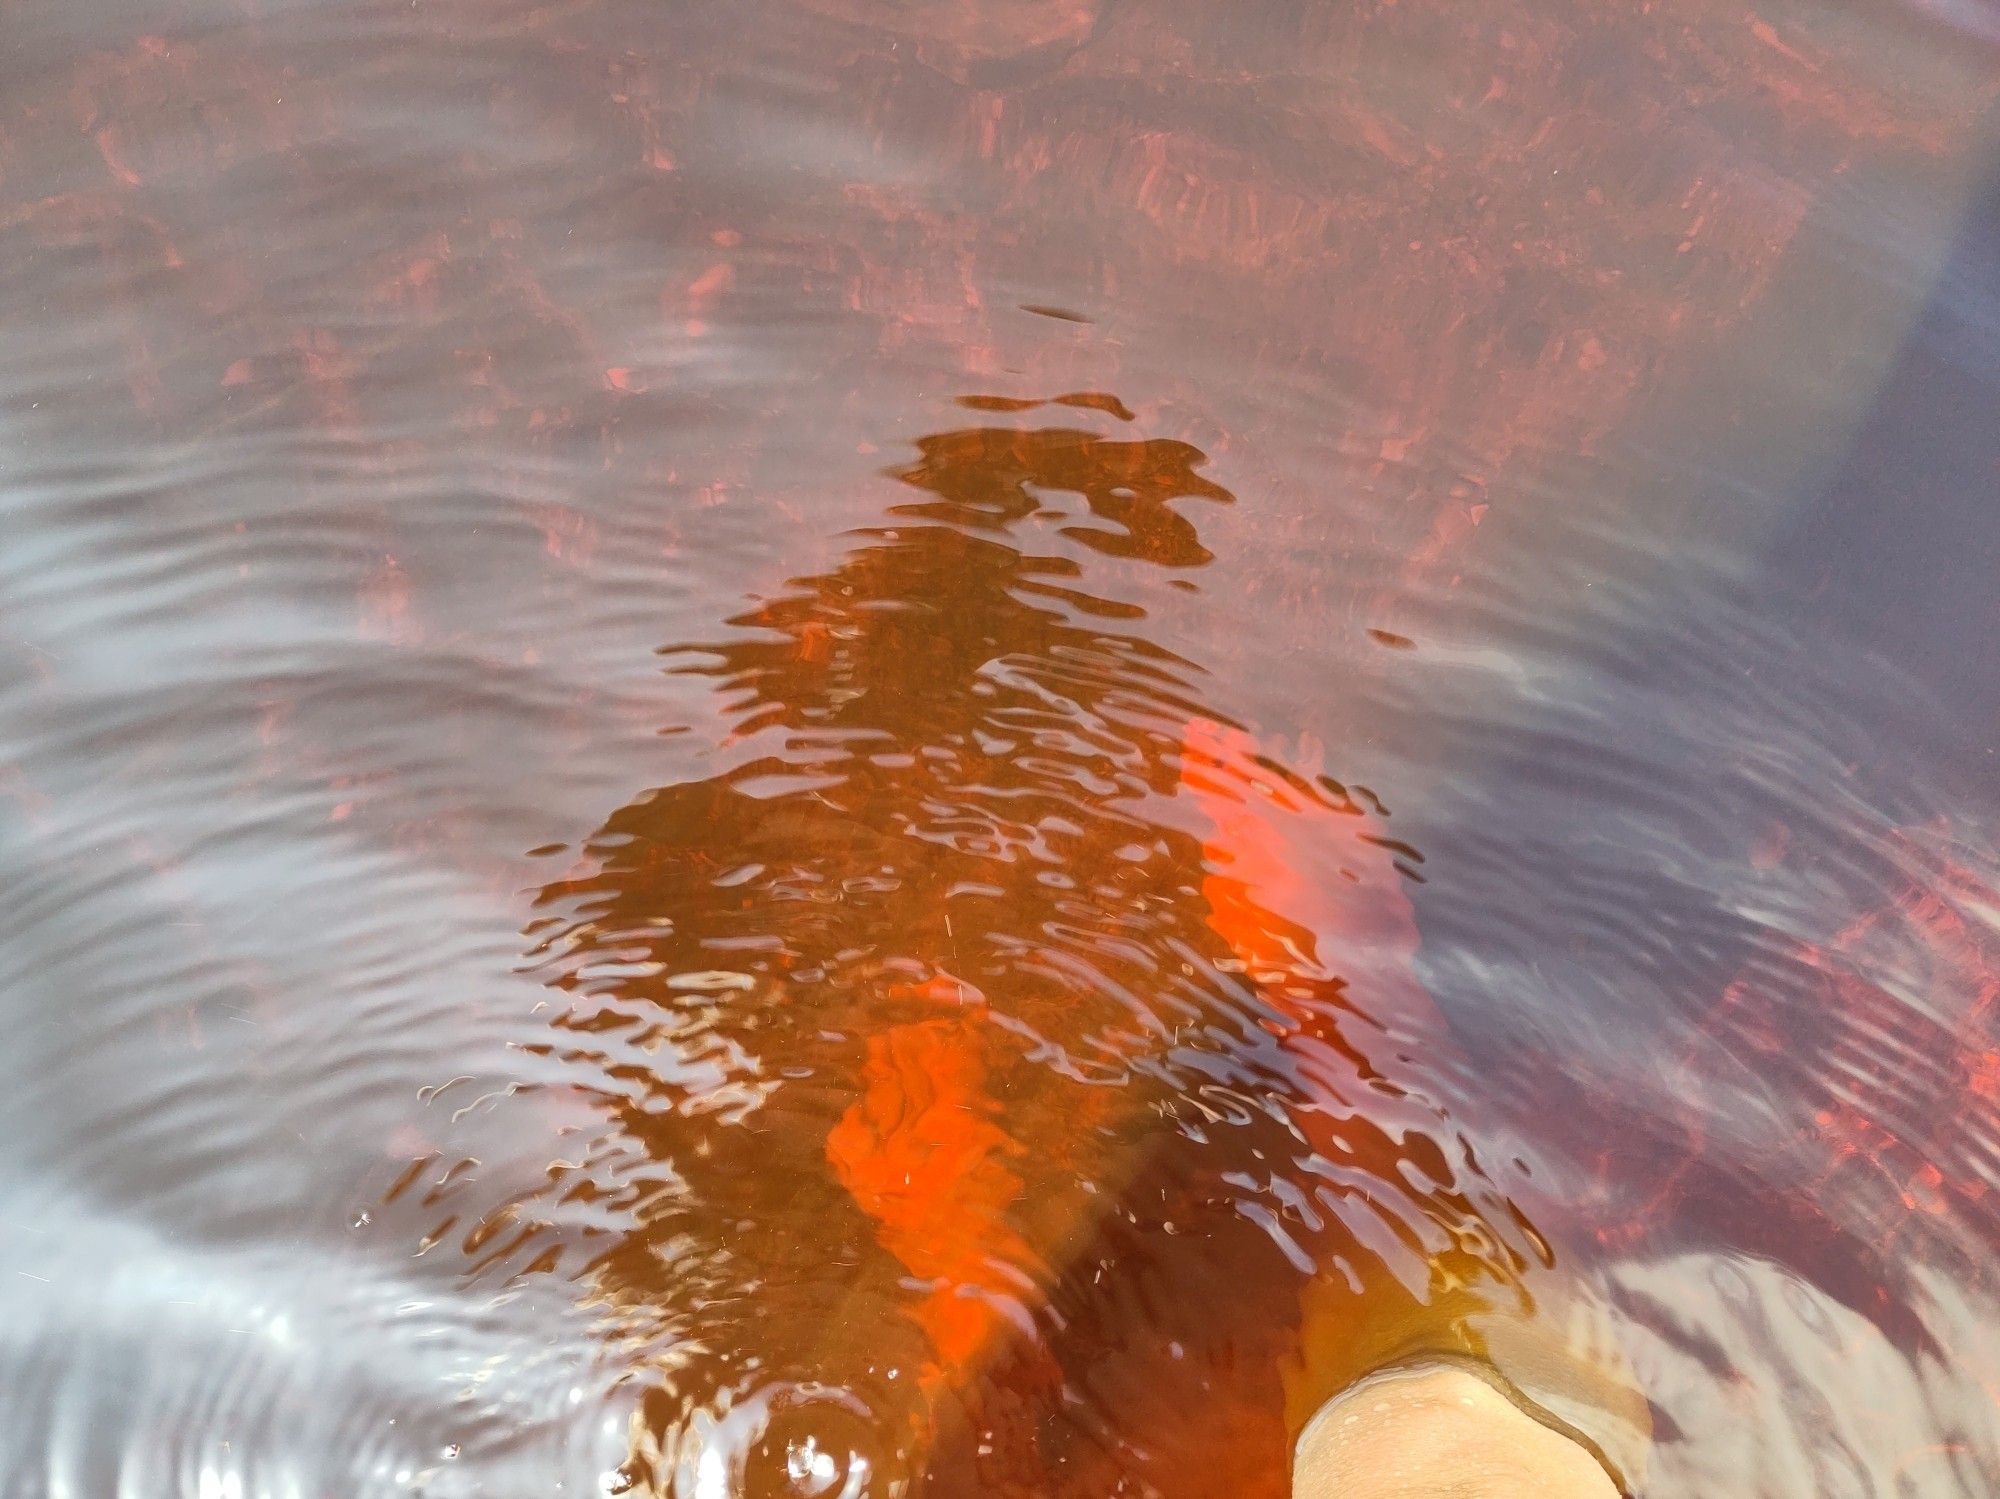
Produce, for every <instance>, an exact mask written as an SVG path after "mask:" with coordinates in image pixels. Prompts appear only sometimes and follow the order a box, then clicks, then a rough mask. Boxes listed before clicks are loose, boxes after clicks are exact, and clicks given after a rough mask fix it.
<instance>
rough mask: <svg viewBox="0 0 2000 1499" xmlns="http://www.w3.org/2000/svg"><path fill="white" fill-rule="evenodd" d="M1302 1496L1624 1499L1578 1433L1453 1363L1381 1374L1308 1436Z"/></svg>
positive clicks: (1298, 1489) (1300, 1459)
mask: <svg viewBox="0 0 2000 1499" xmlns="http://www.w3.org/2000/svg"><path fill="white" fill-rule="evenodd" d="M1292 1493H1293V1495H1294V1496H1295V1499H1618V1489H1617V1487H1616V1486H1615V1485H1614V1484H1613V1483H1612V1481H1611V1478H1610V1475H1608V1474H1607V1473H1606V1472H1605V1470H1604V1468H1603V1467H1602V1466H1601V1465H1600V1464H1599V1463H1598V1461H1597V1459H1596V1458H1595V1457H1593V1456H1592V1455H1591V1454H1590V1452H1589V1451H1588V1450H1587V1449H1586V1448H1585V1447H1583V1445H1582V1444H1581V1443H1579V1442H1577V1441H1574V1440H1572V1439H1571V1438H1570V1437H1567V1436H1565V1435H1563V1434H1562V1433H1561V1432H1559V1431H1557V1430H1555V1429H1554V1428H1552V1427H1550V1426H1546V1425H1544V1424H1543V1423H1542V1422H1540V1421H1538V1420H1536V1419H1535V1418H1534V1417H1533V1416H1530V1415H1528V1414H1527V1412H1526V1411H1524V1410H1523V1409H1522V1408H1521V1407H1520V1406H1518V1405H1516V1404H1515V1403H1514V1401H1512V1400H1510V1399H1509V1398H1508V1397H1507V1396H1505V1395H1503V1394H1501V1393H1500V1391H1499V1390H1498V1389H1497V1388H1495V1387H1494V1386H1493V1385H1491V1384H1489V1383H1487V1382H1486V1380H1484V1379H1481V1378H1480V1377H1479V1376H1477V1375H1475V1374H1472V1373H1469V1372H1468V1371H1467V1370H1465V1369H1463V1368H1459V1367H1457V1366H1455V1365H1451V1364H1423V1365H1417V1366H1413V1367H1410V1368H1404V1369H1393V1370H1387V1371H1384V1372H1383V1373H1380V1374H1376V1375H1372V1376H1370V1377H1369V1378H1367V1379H1364V1380H1363V1381H1361V1383H1359V1384H1357V1385H1355V1386H1353V1387H1352V1388H1350V1389H1348V1390H1345V1391H1343V1392H1342V1393H1341V1394H1339V1395H1336V1396H1335V1397H1334V1398H1333V1399H1331V1400H1329V1401H1328V1402H1327V1403H1326V1404H1325V1406H1323V1407H1322V1408H1321V1409H1320V1411H1319V1413H1318V1414H1317V1415H1316V1416H1314V1417H1313V1419H1312V1421H1311V1422H1310V1423H1309V1424H1308V1425H1307V1427H1306V1429H1305V1431H1304V1432H1303V1433H1302V1434H1301V1435H1300V1437H1299V1444H1298V1449H1297V1451H1296V1453H1295V1455H1294V1457H1293V1462H1292Z"/></svg>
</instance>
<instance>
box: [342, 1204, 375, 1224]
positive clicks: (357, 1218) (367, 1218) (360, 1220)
mask: <svg viewBox="0 0 2000 1499" xmlns="http://www.w3.org/2000/svg"><path fill="white" fill-rule="evenodd" d="M374 1221H375V1218H374V1215H373V1214H371V1213H370V1212H369V1211H368V1209H366V1208H363V1209H362V1210H361V1211H360V1212H358V1213H356V1214H355V1215H354V1221H353V1222H352V1223H350V1224H349V1225H348V1227H349V1228H366V1227H367V1226H368V1225H369V1224H371V1223H373V1222H374Z"/></svg>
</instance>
